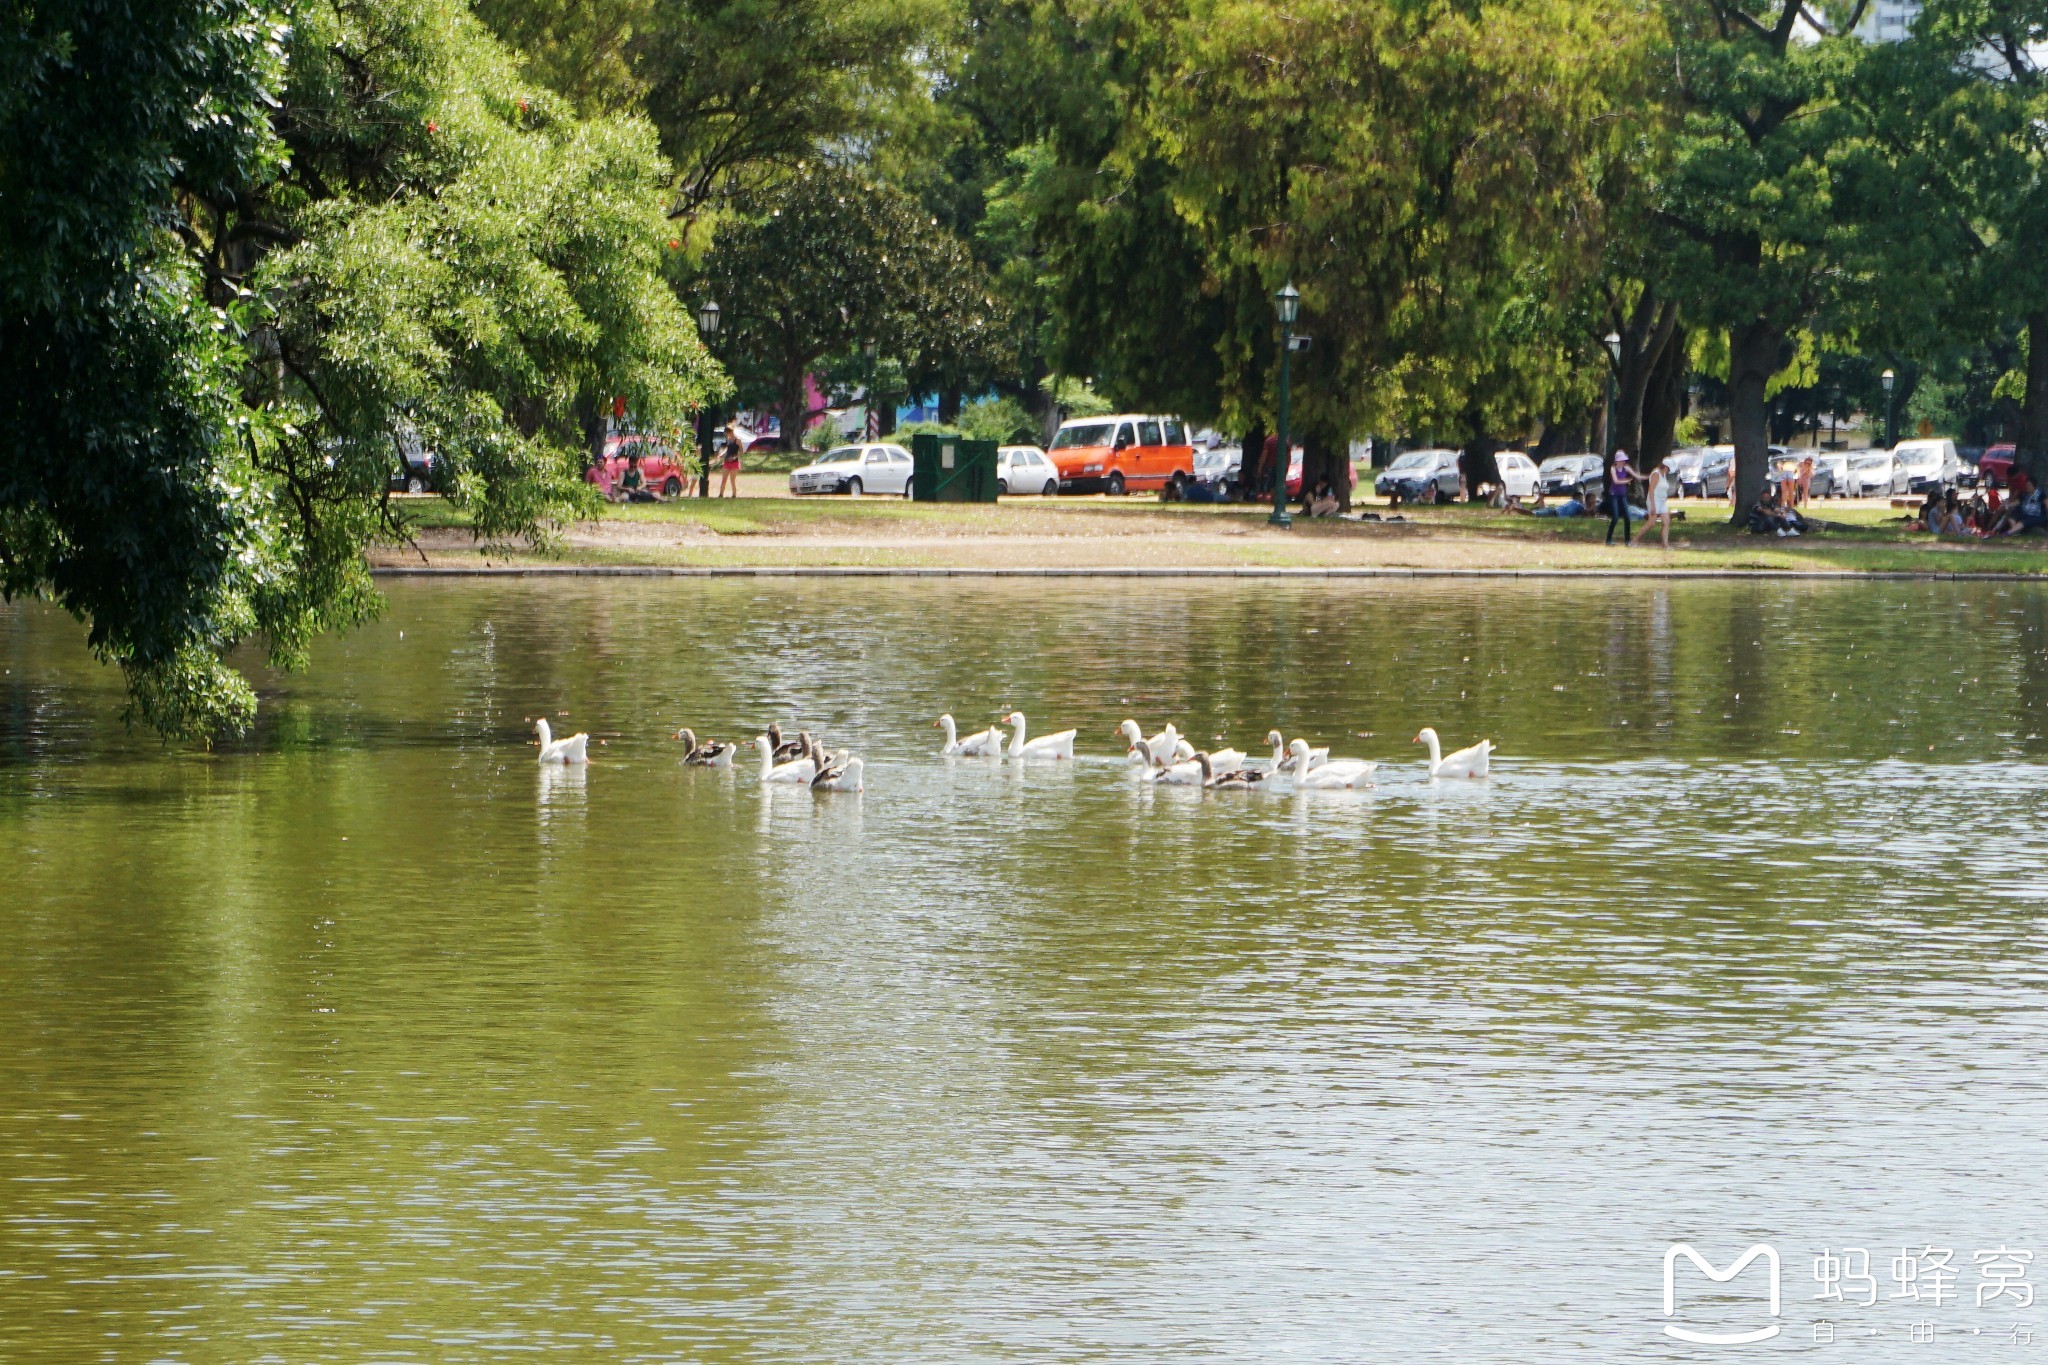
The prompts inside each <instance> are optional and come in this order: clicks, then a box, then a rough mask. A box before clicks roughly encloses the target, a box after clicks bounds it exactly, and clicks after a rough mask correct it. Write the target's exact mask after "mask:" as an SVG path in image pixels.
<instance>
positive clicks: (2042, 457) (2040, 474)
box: [2013, 310, 2048, 488]
mask: <svg viewBox="0 0 2048 1365" xmlns="http://www.w3.org/2000/svg"><path fill="white" fill-rule="evenodd" d="M2013 444H2014V445H2016V446H2018V447H2019V449H2018V451H2017V453H2016V454H2015V455H2014V456H2013V463H2014V464H2016V465H2018V466H2020V467H2021V468H2023V469H2025V470H2026V471H2027V477H2028V478H2029V479H2032V480H2033V481H2034V486H2035V487H2036V488H2039V487H2041V486H2042V485H2044V484H2048V310H2044V311H2039V312H2033V313H2029V314H2027V396H2026V399H2025V400H2024V401H2023V402H2022V403H2021V405H2020V422H2019V435H2018V437H2017V438H2016V439H2015V440H2014V442H2013Z"/></svg>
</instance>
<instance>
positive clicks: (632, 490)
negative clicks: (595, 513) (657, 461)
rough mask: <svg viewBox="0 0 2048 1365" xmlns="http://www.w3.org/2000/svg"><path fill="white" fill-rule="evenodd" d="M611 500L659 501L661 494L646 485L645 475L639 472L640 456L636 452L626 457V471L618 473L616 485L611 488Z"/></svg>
mask: <svg viewBox="0 0 2048 1365" xmlns="http://www.w3.org/2000/svg"><path fill="white" fill-rule="evenodd" d="M612 501H614V502H660V501H661V495H660V494H658V493H656V492H655V491H654V490H653V489H651V488H649V487H648V486H647V476H646V475H645V474H643V473H641V472H640V456H639V454H638V453H637V452H636V453H634V454H632V455H628V456H627V457H626V472H625V473H623V474H621V475H619V484H618V487H617V488H615V489H614V490H612Z"/></svg>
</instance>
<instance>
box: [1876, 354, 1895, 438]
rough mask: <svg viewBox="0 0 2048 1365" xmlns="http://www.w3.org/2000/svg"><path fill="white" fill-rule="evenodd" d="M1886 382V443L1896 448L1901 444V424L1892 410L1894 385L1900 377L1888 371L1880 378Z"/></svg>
mask: <svg viewBox="0 0 2048 1365" xmlns="http://www.w3.org/2000/svg"><path fill="white" fill-rule="evenodd" d="M1878 378H1879V379H1881V380H1882V381H1883V382H1884V443H1885V444H1886V445H1888V446H1895V445H1897V444H1898V443H1899V424H1898V420H1897V415H1896V414H1895V413H1894V412H1893V410H1892V385H1893V384H1894V383H1896V382H1898V378H1899V377H1898V375H1896V374H1894V373H1893V372H1892V371H1890V370H1886V371H1885V372H1884V373H1883V374H1881V375H1879V376H1878Z"/></svg>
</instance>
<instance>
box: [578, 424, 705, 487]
mask: <svg viewBox="0 0 2048 1365" xmlns="http://www.w3.org/2000/svg"><path fill="white" fill-rule="evenodd" d="M631 455H638V456H639V457H640V476H641V477H642V478H644V479H646V480H647V486H648V487H649V488H650V489H653V490H654V491H656V492H658V493H660V494H661V495H662V496H663V497H665V498H673V497H676V496H678V495H680V494H681V493H682V491H683V480H684V479H686V478H688V477H690V475H691V474H692V473H693V472H694V471H693V470H690V469H687V468H685V467H684V465H683V463H682V462H681V461H680V460H678V459H677V458H676V453H675V451H674V450H672V449H671V448H670V447H669V445H668V443H667V442H665V441H661V440H657V439H656V438H655V437H652V436H637V435H628V436H607V437H605V439H604V459H603V460H602V461H600V462H599V463H597V464H594V465H592V466H591V467H590V471H589V472H588V473H587V474H585V475H584V476H583V477H585V478H586V479H588V480H590V482H592V483H594V484H596V485H597V486H598V487H599V488H601V489H603V490H604V493H605V496H606V497H610V496H611V492H612V486H613V485H614V484H615V483H617V482H618V479H619V476H620V475H621V474H624V473H625V472H626V459H627V457H628V456H631Z"/></svg>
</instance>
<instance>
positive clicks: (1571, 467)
mask: <svg viewBox="0 0 2048 1365" xmlns="http://www.w3.org/2000/svg"><path fill="white" fill-rule="evenodd" d="M1539 472H1540V473H1544V474H1576V473H1578V472H1579V457H1578V456H1576V455H1553V456H1551V457H1550V458H1549V459H1547V460H1545V461H1544V462H1543V468H1542V469H1541V470H1540V471H1539Z"/></svg>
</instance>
